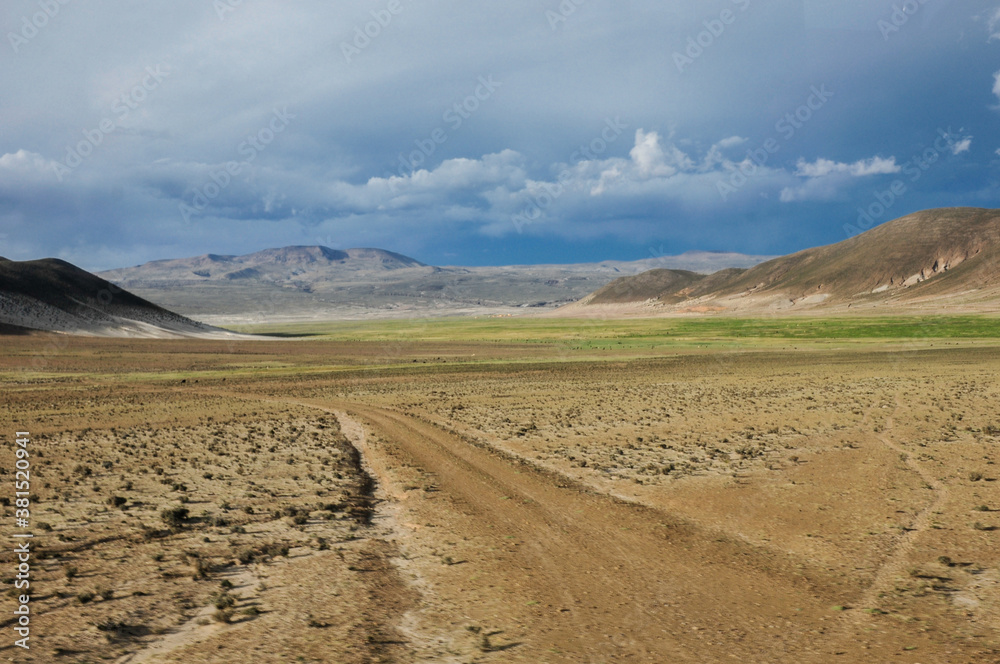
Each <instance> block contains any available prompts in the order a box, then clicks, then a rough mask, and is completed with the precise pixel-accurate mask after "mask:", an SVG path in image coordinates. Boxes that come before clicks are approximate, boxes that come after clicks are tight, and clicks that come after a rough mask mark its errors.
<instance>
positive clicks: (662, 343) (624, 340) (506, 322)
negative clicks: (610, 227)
mask: <svg viewBox="0 0 1000 664" xmlns="http://www.w3.org/2000/svg"><path fill="white" fill-rule="evenodd" d="M234 329H235V330H237V331H240V332H250V333H256V334H271V335H279V336H284V337H310V338H314V339H329V340H335V341H369V342H370V341H375V342H446V341H461V342H502V343H538V344H559V345H566V344H572V345H573V346H574V347H577V348H580V349H587V348H608V347H609V346H610V347H614V348H621V349H626V348H629V349H651V348H667V347H675V348H684V347H687V346H691V345H695V346H703V345H705V344H708V345H711V346H716V345H721V346H725V347H743V346H747V345H764V346H770V345H773V344H774V343H775V342H777V343H778V345H780V344H781V343H787V342H792V341H796V342H797V341H802V342H809V341H817V342H823V341H860V342H886V341H902V342H908V343H913V342H919V341H922V340H925V341H931V340H980V339H983V340H986V339H998V338H1000V317H990V316H920V317H872V318H868V317H866V318H853V317H852V318H799V317H796V318H790V317H782V318H722V317H720V318H698V319H676V318H673V319H670V318H655V319H630V320H594V319H560V318H500V319H496V318H446V319H427V320H382V321H361V322H357V321H351V322H323V323H297V324H271V325H254V326H243V327H237V328H234Z"/></svg>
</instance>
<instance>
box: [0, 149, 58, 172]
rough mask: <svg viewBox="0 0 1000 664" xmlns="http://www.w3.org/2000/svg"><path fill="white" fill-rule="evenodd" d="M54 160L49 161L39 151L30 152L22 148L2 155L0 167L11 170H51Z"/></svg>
mask: <svg viewBox="0 0 1000 664" xmlns="http://www.w3.org/2000/svg"><path fill="white" fill-rule="evenodd" d="M53 164H54V162H52V161H49V160H48V159H46V158H45V157H43V156H42V155H40V154H38V153H37V152H28V151H27V150H24V149H21V150H18V151H17V152H9V153H7V154H5V155H3V156H2V157H0V168H5V169H7V170H11V171H29V170H34V171H45V170H50V169H51V168H52V166H53Z"/></svg>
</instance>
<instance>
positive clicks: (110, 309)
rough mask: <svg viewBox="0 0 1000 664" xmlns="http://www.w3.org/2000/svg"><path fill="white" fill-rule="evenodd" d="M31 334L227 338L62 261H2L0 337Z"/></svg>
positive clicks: (47, 259)
mask: <svg viewBox="0 0 1000 664" xmlns="http://www.w3.org/2000/svg"><path fill="white" fill-rule="evenodd" d="M31 330H36V331H49V332H66V333H72V334H84V335H91V336H121V337H158V338H162V337H216V336H226V335H229V333H228V332H226V331H225V330H219V329H217V328H213V327H210V326H208V325H204V324H202V323H197V322H195V321H193V320H190V319H188V318H185V317H184V316H179V315H177V314H175V313H172V312H170V311H167V310H166V309H163V308H161V307H159V306H157V305H155V304H153V303H151V302H148V301H146V300H144V299H142V298H140V297H137V296H135V295H133V294H132V293H129V292H128V291H125V290H122V289H120V288H118V287H116V286H115V285H114V284H112V283H110V282H108V281H106V280H104V279H101V278H100V277H98V276H95V275H93V274H91V273H89V272H86V271H84V270H81V269H80V268H78V267H76V266H75V265H72V264H70V263H67V262H66V261H62V260H58V259H55V258H45V259H42V260H34V261H23V262H19V261H12V260H8V259H6V258H0V334H25V333H30V331H31ZM230 336H231V335H230Z"/></svg>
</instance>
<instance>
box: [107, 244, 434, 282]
mask: <svg viewBox="0 0 1000 664" xmlns="http://www.w3.org/2000/svg"><path fill="white" fill-rule="evenodd" d="M421 267H426V266H425V265H424V264H423V263H421V262H420V261H417V260H414V259H412V258H407V257H406V256H403V255H401V254H396V253H393V252H391V251H383V250H382V249H348V250H347V251H338V250H336V249H330V248H329V247H284V248H282V249H265V250H264V251H258V252H256V253H253V254H247V255H246V256H219V255H217V254H205V255H204V256H195V257H194V258H175V259H169V260H159V261H152V262H150V263H145V264H144V265H138V266H136V267H132V268H123V269H120V270H112V271H110V272H105V273H102V274H106V275H108V276H109V277H113V278H115V279H116V280H118V281H120V282H123V283H131V282H134V283H147V282H156V281H161V280H179V281H185V280H194V281H204V280H211V279H228V280H233V279H265V280H270V281H293V280H294V279H295V278H296V277H303V276H305V277H311V278H316V277H317V276H322V275H324V274H346V273H374V272H383V271H386V270H401V269H406V268H421Z"/></svg>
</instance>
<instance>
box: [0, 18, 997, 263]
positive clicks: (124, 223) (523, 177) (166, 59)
mask: <svg viewBox="0 0 1000 664" xmlns="http://www.w3.org/2000/svg"><path fill="white" fill-rule="evenodd" d="M50 4H51V3H50ZM55 4H56V5H58V11H53V12H52V13H51V15H47V17H46V18H45V19H44V21H42V20H41V19H38V20H37V21H36V20H35V19H36V18H37V17H36V14H37V13H38V12H39V5H38V3H37V2H36V1H35V0H12V2H10V3H8V4H7V5H6V6H5V8H4V10H3V12H2V13H0V24H2V25H3V27H4V28H5V29H4V33H5V36H6V44H3V45H0V47H4V48H6V49H7V55H6V56H4V57H5V60H4V62H5V65H4V67H3V68H0V85H2V86H3V89H4V90H5V93H6V94H5V95H3V97H2V98H0V114H2V117H3V118H4V123H3V127H2V128H0V199H2V206H0V234H2V237H3V240H4V244H3V250H2V251H0V254H2V255H5V256H8V257H12V258H33V257H38V256H41V255H58V256H61V257H65V258H67V259H70V260H74V261H76V262H78V263H80V264H82V265H85V266H87V267H91V268H110V267H118V266H121V265H125V264H130V263H135V262H139V261H143V260H149V259H154V258H161V257H166V256H177V255H190V254H196V253H205V252H209V251H212V252H241V251H252V250H255V249H260V248H263V247H266V246H280V245H286V244H300V243H323V244H330V245H334V246H341V247H346V246H356V245H376V246H385V247H387V248H390V249H396V250H399V251H403V252H409V253H412V254H415V255H417V257H418V258H421V259H423V260H428V261H432V262H466V263H490V262H492V263H498V262H527V261H531V260H537V259H539V257H541V258H543V259H545V260H548V261H572V260H585V259H594V258H606V257H607V258H610V257H615V258H640V257H643V256H644V255H645V254H646V253H647V248H648V247H649V246H650V245H651V244H655V245H657V246H659V245H664V246H667V247H671V248H672V250H675V251H684V250H687V249H692V248H703V249H730V250H744V251H773V252H780V251H790V250H794V249H797V248H800V247H802V246H807V245H810V244H817V243H821V242H826V241H835V240H838V239H841V237H840V234H841V232H842V231H841V230H840V229H841V227H842V220H843V219H844V218H845V217H849V216H850V215H851V214H852V211H853V210H854V208H855V207H856V205H855V202H856V201H857V200H858V199H859V198H863V197H865V196H870V192H871V190H872V188H873V187H884V186H886V184H887V183H889V182H891V181H892V180H893V179H894V178H897V177H900V176H901V171H902V170H903V169H904V167H905V166H906V164H909V163H912V160H913V159H914V157H919V155H920V154H921V153H922V152H924V151H926V150H927V149H932V148H933V146H934V144H935V141H937V140H938V139H939V137H940V136H941V133H942V132H945V133H947V134H949V135H951V133H952V130H951V129H950V127H953V126H959V127H965V128H967V129H966V130H964V131H959V132H956V133H954V136H955V138H954V140H951V141H950V142H949V143H948V148H947V149H946V150H944V151H943V153H942V157H941V159H940V160H939V161H936V162H935V165H934V167H933V168H929V169H927V171H926V172H925V175H924V177H923V178H922V180H921V182H920V186H913V187H911V188H910V190H909V192H910V193H909V194H908V196H907V197H906V198H905V200H902V201H900V203H899V204H898V208H897V209H894V210H893V211H892V212H893V213H897V212H898V215H902V214H905V213H906V212H908V211H911V210H912V209H918V208H922V207H931V206H936V205H953V204H972V205H995V204H996V198H995V197H994V196H993V195H992V194H991V189H990V187H989V183H990V182H992V181H995V179H996V173H995V170H994V169H995V168H996V165H995V161H996V160H995V154H993V150H995V149H996V146H979V145H977V144H976V143H975V142H974V141H973V139H972V135H973V134H976V135H978V134H981V133H983V132H987V133H986V134H984V135H989V132H995V129H994V126H993V125H994V123H995V122H996V121H997V113H998V111H997V110H996V109H995V108H994V106H996V103H997V101H998V100H1000V99H998V98H1000V72H996V73H995V65H994V66H993V67H990V65H989V64H988V63H989V62H991V61H993V62H995V56H996V53H995V52H994V51H995V49H997V48H1000V44H998V43H997V42H998V39H997V36H998V35H997V26H998V25H1000V23H998V21H1000V13H997V11H1000V10H998V9H997V8H996V7H995V6H994V7H990V6H988V5H985V6H983V7H978V8H977V7H973V8H971V9H969V8H965V9H963V7H966V6H965V5H962V4H961V3H953V2H950V3H949V2H944V3H943V4H942V3H939V4H942V6H943V5H947V6H948V11H942V10H941V8H939V7H937V6H936V5H935V6H933V7H932V6H931V5H930V4H925V5H921V6H920V9H919V11H918V12H916V13H914V14H913V15H912V16H909V17H908V18H907V20H906V21H905V22H904V23H901V24H900V25H899V26H896V27H898V30H894V31H892V32H891V33H890V34H889V36H888V38H886V37H885V34H884V33H885V30H884V29H881V28H880V27H879V21H883V20H889V21H892V20H893V11H894V9H893V5H894V3H893V2H888V1H886V2H883V1H882V0H872V1H871V2H866V3H842V4H834V3H818V2H804V3H803V2H802V0H798V1H793V0H775V1H774V2H770V3H756V2H745V0H739V1H738V2H734V1H733V0H712V1H711V2H707V3H706V2H695V1H694V0H684V1H679V2H673V3H661V2H654V1H653V0H623V1H622V2H621V3H615V4H614V5H613V6H612V5H606V4H602V3H583V4H579V5H577V4H574V7H575V10H574V11H571V12H567V11H565V7H562V6H561V5H560V4H559V3H558V2H554V1H553V2H551V3H548V4H546V3H542V5H539V4H538V3H537V2H529V1H528V0H509V1H508V2H505V3H479V4H477V5H476V6H475V7H472V6H470V5H469V4H468V3H460V2H458V1H457V0H444V1H442V2H439V3H434V4H433V5H431V6H425V5H424V4H421V3H416V2H412V1H411V0H400V1H399V2H398V3H395V2H394V3H388V2H385V1H384V0H375V1H367V0H366V1H365V2H361V3H356V4H355V5H351V6H350V7H340V6H336V7H334V6H331V5H330V4H329V3H325V2H321V1H320V0H302V1H301V2H296V3H280V2H277V0H259V1H258V2H254V3H245V2H244V3H237V2H232V1H230V0H221V2H217V3H214V4H213V3H205V2H200V1H198V2H196V1H195V0H177V2H174V3H171V4H170V5H169V6H147V5H143V4H127V5H124V6H123V5H122V4H121V3H116V2H110V1H108V0H94V1H93V2H89V3H87V5H86V10H84V6H83V5H82V4H79V3H75V2H65V3H58V2H57V3H55ZM390 4H391V7H390ZM563 4H564V5H565V4H566V3H563ZM896 4H898V3H896ZM550 5H551V6H550ZM561 7H562V8H561ZM724 10H728V11H730V12H731V13H732V20H731V21H729V20H728V19H727V20H726V21H725V22H722V21H721V19H720V18H719V17H720V16H722V14H721V12H723V11H724ZM551 12H556V13H557V16H558V17H559V19H558V20H552V16H551V15H550V14H551ZM726 16H727V17H728V16H729V15H728V14H727V15H726ZM897 19H898V17H897ZM36 23H39V24H42V23H43V24H42V25H36ZM965 35H977V36H976V38H975V39H966V40H965V41H963V39H965V37H964V36H965ZM973 42H975V43H973ZM692 44H693V45H694V46H693V47H692ZM761 44H769V45H771V47H769V48H766V49H764V48H761ZM772 47H773V48H772ZM676 53H684V54H685V57H688V58H690V59H691V62H690V63H689V64H688V65H687V66H686V67H685V68H684V70H683V71H678V69H677V68H676V67H675V66H674V62H675V57H674V56H675V54H676ZM777 53H781V57H778V56H777V55H776V54H777ZM459 54H460V55H459ZM914 72H921V74H920V76H914V75H913V74H914ZM983 81H990V82H991V84H984V83H983ZM817 91H824V92H823V93H822V94H819V95H818V96H817ZM827 91H828V92H827ZM980 148H981V149H980ZM958 168H961V169H963V170H962V172H963V177H962V178H954V177H952V173H953V172H954V170H955V169H958ZM991 178H992V179H991ZM898 215H895V216H898ZM803 219H808V222H806V223H803V221H802V220H803Z"/></svg>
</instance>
